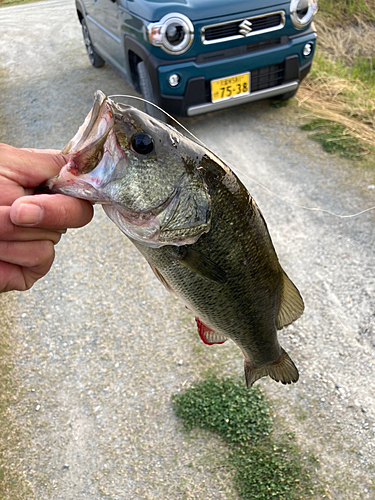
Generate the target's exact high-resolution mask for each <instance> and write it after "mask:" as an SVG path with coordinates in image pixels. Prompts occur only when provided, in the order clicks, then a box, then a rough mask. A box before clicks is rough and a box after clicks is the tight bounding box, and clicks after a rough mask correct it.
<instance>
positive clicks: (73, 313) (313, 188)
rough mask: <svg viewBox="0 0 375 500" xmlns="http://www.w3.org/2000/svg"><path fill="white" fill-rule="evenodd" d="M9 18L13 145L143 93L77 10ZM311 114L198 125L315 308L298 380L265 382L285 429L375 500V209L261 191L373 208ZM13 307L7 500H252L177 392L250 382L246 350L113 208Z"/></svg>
mask: <svg viewBox="0 0 375 500" xmlns="http://www.w3.org/2000/svg"><path fill="white" fill-rule="evenodd" d="M0 24H1V32H0V103H1V108H0V110H1V117H0V140H1V141H2V142H8V143H10V144H13V145H14V146H19V147H41V148H61V147H63V146H64V145H65V143H66V142H68V140H69V139H70V138H71V137H72V136H73V134H74V133H75V131H76V129H77V128H78V126H79V125H80V124H81V123H82V121H83V119H84V117H85V116H86V114H87V112H88V111H89V109H90V108H91V105H92V98H93V94H94V92H95V90H96V89H101V90H103V91H104V92H105V93H106V94H115V93H116V94H121V93H124V94H127V93H129V92H131V89H129V87H128V86H127V85H126V84H125V83H124V82H123V81H122V80H121V79H120V78H119V77H118V76H117V75H116V74H114V73H113V71H112V70H111V69H110V68H108V67H107V66H105V67H103V68H101V69H99V70H98V69H94V68H92V67H91V66H90V64H89V61H88V58H87V56H86V53H85V49H84V45H83V42H82V39H81V32H80V26H79V23H78V20H77V18H76V15H75V11H74V2H73V1H69V2H68V1H66V0H47V1H46V2H39V3H33V4H29V5H22V6H17V7H8V8H3V9H1V10H0ZM300 117H301V112H300V111H298V110H297V109H296V108H295V107H293V106H288V107H286V108H280V109H274V108H272V107H270V106H269V104H268V103H267V102H266V103H256V104H254V105H252V106H247V107H244V108H241V109H232V110H229V111H223V112H219V113H216V114H215V115H208V116H201V117H197V118H194V119H185V120H183V123H184V124H185V125H186V126H187V127H188V128H189V129H190V130H191V131H192V132H193V133H194V134H195V135H197V136H198V137H199V138H200V139H201V140H202V141H203V142H204V143H205V144H207V146H208V147H210V148H211V149H212V150H214V151H215V152H216V153H217V154H218V155H219V156H221V157H222V158H223V159H224V160H225V161H227V162H228V163H229V164H230V165H231V166H232V167H233V168H234V169H235V170H236V171H237V172H238V174H239V175H240V177H241V178H242V179H243V181H244V183H245V184H246V185H247V186H248V188H249V190H250V192H251V193H252V195H253V196H254V198H255V199H256V200H257V202H258V204H259V206H260V208H261V210H262V212H263V214H264V216H265V219H266V220H267V223H268V226H269V230H270V233H271V236H272V238H273V241H274V244H275V247H276V250H277V252H278V255H279V258H280V261H281V263H282V265H283V267H284V268H285V270H286V272H287V273H288V274H289V276H290V277H291V278H292V280H293V281H294V282H295V284H296V285H297V286H298V288H299V289H300V291H301V293H302V295H303V297H304V300H305V304H306V311H305V313H304V315H303V316H302V318H301V319H300V320H298V321H297V322H296V323H295V324H293V325H292V326H291V327H289V328H288V329H286V330H284V331H283V332H281V335H280V341H281V343H282V345H283V346H284V347H285V349H286V350H287V351H288V352H289V353H290V354H291V357H292V358H293V359H294V361H295V362H296V364H297V365H298V367H299V370H300V375H301V377H300V381H299V382H298V383H297V384H296V385H293V386H291V387H289V386H288V387H284V386H281V385H279V384H276V383H274V382H272V381H269V380H265V379H264V380H261V381H260V382H259V384H260V385H261V386H262V387H263V388H264V390H265V391H266V393H267V395H268V397H269V398H270V400H271V402H272V404H273V407H274V414H275V419H276V423H278V424H277V425H278V426H280V428H282V429H283V430H289V431H295V432H296V440H297V442H298V443H299V445H300V446H301V448H302V450H303V451H304V453H306V454H307V453H310V452H311V453H314V454H315V455H316V456H317V457H318V459H319V461H320V468H319V469H318V479H317V480H318V481H319V482H321V483H322V484H323V485H324V488H325V490H326V498H331V499H334V500H340V499H345V500H353V499H370V498H372V499H373V498H375V490H374V487H375V483H374V477H375V469H374V465H375V464H374V456H375V396H374V393H375V391H374V389H375V384H374V353H375V333H374V332H375V313H374V311H375V298H374V292H375V273H374V269H375V252H374V248H375V236H374V235H375V232H374V222H375V212H374V211H373V212H368V213H365V214H363V215H361V216H358V217H355V218H338V217H335V216H332V215H329V214H327V213H322V212H317V211H308V210H304V209H302V208H299V207H297V206H295V205H291V204H290V203H288V202H287V201H285V200H283V199H280V198H278V197H276V196H275V195H272V194H270V193H269V192H268V191H266V190H265V189H263V188H262V187H261V186H259V185H258V184H256V183H255V182H254V179H255V180H256V181H257V182H260V183H261V184H263V185H265V186H267V187H268V188H270V189H271V190H272V191H273V192H274V193H276V194H277V195H279V196H281V197H282V198H286V199H287V200H288V201H291V202H293V203H295V204H297V205H303V206H305V207H306V206H307V207H323V208H325V209H327V210H330V211H332V212H335V213H338V214H351V213H356V212H359V211H360V210H362V209H364V208H366V207H369V206H371V205H374V204H375V202H374V198H375V196H374V195H375V189H374V185H375V177H374V173H373V172H372V173H371V172H370V171H366V170H365V169H364V168H363V167H361V166H360V165H359V166H358V165H357V166H353V165H352V164H349V163H346V162H345V161H343V160H339V159H337V158H334V157H331V156H329V155H327V154H325V153H323V152H322V151H321V149H320V148H319V147H318V146H317V145H316V143H314V142H312V141H310V140H308V139H307V137H308V136H307V135H306V134H307V133H305V132H301V131H300V130H299V128H298V121H299V120H300ZM0 306H1V307H2V308H3V309H4V311H5V312H4V311H3V313H2V314H5V321H3V322H2V325H1V329H2V330H3V332H2V333H7V334H8V335H9V337H10V339H11V340H10V344H11V347H12V359H13V361H14V370H13V378H14V382H15V385H16V388H17V389H16V393H15V396H14V404H13V405H12V406H11V407H10V409H9V412H8V416H9V431H10V435H9V437H8V439H9V442H10V443H11V446H9V449H8V451H7V456H6V460H7V462H6V467H5V471H6V474H7V475H9V477H12V478H14V481H15V483H14V484H15V486H14V491H13V496H9V499H10V498H25V499H29V500H30V499H38V500H60V499H61V500H73V499H85V498H87V499H91V500H102V499H107V498H113V499H116V500H125V499H126V500H129V499H134V500H135V499H137V500H148V499H150V500H151V499H165V500H168V499H199V500H201V499H207V500H209V499H215V500H220V499H223V500H224V499H226V500H228V499H229V500H232V499H233V500H234V499H236V498H237V496H236V493H235V491H234V490H233V487H232V484H231V474H230V471H225V469H223V468H219V467H218V466H217V463H218V460H219V459H220V458H221V457H222V456H223V455H224V456H225V453H227V450H226V448H225V446H224V445H223V444H222V443H221V442H220V441H219V440H217V439H216V438H215V437H212V436H211V435H207V434H200V433H197V434H195V435H194V437H192V438H189V437H188V436H186V435H185V434H184V433H182V432H181V426H180V423H179V422H178V421H177V419H176V418H175V416H174V414H173V411H172V407H171V402H170V398H171V395H172V394H173V393H174V392H176V391H178V390H181V389H182V388H183V387H187V386H189V385H190V384H191V383H193V382H194V381H196V380H198V379H199V377H200V374H201V372H202V370H203V369H214V367H218V368H219V370H220V371H221V372H223V373H232V374H233V375H235V376H239V375H241V374H242V370H243V367H242V363H243V361H242V356H241V354H240V352H239V351H238V349H237V348H236V347H235V346H234V345H233V344H229V343H226V344H225V345H223V346H215V347H211V348H209V347H207V346H203V345H201V343H200V340H199V339H198V335H197V333H196V331H195V325H194V321H193V318H192V317H191V314H190V313H189V312H188V311H187V310H185V309H184V307H183V306H181V304H179V303H178V302H177V301H176V300H175V299H174V298H173V297H172V296H169V295H168V294H167V292H166V291H165V290H164V289H163V287H162V286H161V285H160V284H159V282H158V281H157V280H156V279H155V278H154V277H153V274H152V272H151V270H150V269H149V268H148V266H147V264H146V262H145V261H143V260H142V258H141V256H140V255H139V254H138V253H137V251H136V249H135V248H133V246H132V245H131V243H130V242H129V241H128V240H127V239H126V238H125V237H124V236H123V235H122V234H121V233H120V231H119V230H118V229H117V228H116V227H115V226H114V225H113V224H112V223H111V222H110V221H109V220H108V219H107V218H106V217H105V215H104V213H103V212H102V210H101V209H100V208H98V209H97V210H96V215H95V219H94V221H93V222H92V223H91V224H89V226H87V227H85V228H83V229H79V230H71V231H69V232H68V234H67V235H66V236H65V237H64V238H63V240H62V242H61V243H60V244H59V245H58V247H57V255H56V260H55V264H54V266H53V268H52V270H51V272H50V273H49V274H48V276H47V277H46V278H45V279H43V280H41V281H40V282H38V283H37V285H36V286H34V288H33V289H32V290H30V291H28V292H25V293H9V294H6V295H3V296H2V297H1V303H0ZM5 330H6V331H5ZM227 344H229V345H227ZM7 498H8V497H7Z"/></svg>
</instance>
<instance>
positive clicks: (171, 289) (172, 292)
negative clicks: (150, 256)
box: [149, 263, 176, 295]
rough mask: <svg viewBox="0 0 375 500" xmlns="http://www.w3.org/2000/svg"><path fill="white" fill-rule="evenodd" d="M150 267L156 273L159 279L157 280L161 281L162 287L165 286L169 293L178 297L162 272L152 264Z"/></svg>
mask: <svg viewBox="0 0 375 500" xmlns="http://www.w3.org/2000/svg"><path fill="white" fill-rule="evenodd" d="M149 264H150V263H149ZM150 267H151V269H152V270H153V272H154V274H155V276H156V277H157V279H158V280H159V281H160V283H162V285H164V286H165V288H166V289H167V290H168V292H170V293H171V294H172V295H176V293H175V291H174V290H173V288H172V287H171V286H170V284H169V283H168V281H167V280H166V279H165V278H164V276H163V275H162V274H161V272H160V271H159V269H157V268H156V267H155V266H153V265H152V264H150Z"/></svg>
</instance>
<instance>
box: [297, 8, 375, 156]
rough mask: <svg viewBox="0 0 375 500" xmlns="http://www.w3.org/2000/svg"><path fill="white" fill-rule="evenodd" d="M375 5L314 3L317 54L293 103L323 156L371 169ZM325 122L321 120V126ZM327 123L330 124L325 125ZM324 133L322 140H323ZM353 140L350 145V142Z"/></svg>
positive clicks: (374, 135)
mask: <svg viewBox="0 0 375 500" xmlns="http://www.w3.org/2000/svg"><path fill="white" fill-rule="evenodd" d="M374 21H375V0H359V1H354V0H342V1H333V0H323V1H322V0H320V1H319V12H318V15H317V17H316V27H317V33H318V40H317V50H316V53H315V56H314V61H313V64H312V69H311V72H310V74H309V75H308V76H307V78H306V79H305V80H304V81H303V83H302V85H301V87H300V89H299V91H298V93H297V96H296V99H297V102H298V104H299V106H300V107H302V108H303V109H305V110H308V111H309V115H310V122H309V123H308V124H307V125H306V126H305V127H304V129H305V130H309V129H311V130H317V133H316V134H313V135H312V138H314V139H315V140H318V141H319V142H320V143H321V144H322V145H323V147H324V148H325V150H326V151H329V152H332V153H338V154H340V155H341V156H345V157H347V158H349V159H352V160H361V159H363V158H366V159H367V160H369V161H370V163H371V165H372V166H373V165H375V149H374V148H375V71H374V68H375V58H374V53H373V47H374V46H375V26H374V24H373V23H374ZM324 120H325V121H324ZM329 122H330V123H329ZM324 134H326V139H324V137H323V135H324ZM352 139H353V140H352Z"/></svg>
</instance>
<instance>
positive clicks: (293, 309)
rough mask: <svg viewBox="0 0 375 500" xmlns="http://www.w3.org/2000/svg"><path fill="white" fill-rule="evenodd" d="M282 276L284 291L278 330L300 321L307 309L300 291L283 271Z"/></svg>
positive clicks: (279, 312) (278, 318)
mask: <svg viewBox="0 0 375 500" xmlns="http://www.w3.org/2000/svg"><path fill="white" fill-rule="evenodd" d="M282 276H283V283H282V290H281V296H280V298H279V307H278V311H277V315H276V328H277V329H278V330H281V328H284V327H285V326H288V325H290V324H291V323H293V321H295V320H296V319H298V318H299V317H300V316H301V314H302V313H303V310H304V308H305V306H304V304H303V300H302V297H301V295H300V293H299V291H298V290H297V288H296V287H295V285H294V284H293V283H292V282H291V280H290V279H289V278H288V276H287V275H286V274H285V272H284V271H282Z"/></svg>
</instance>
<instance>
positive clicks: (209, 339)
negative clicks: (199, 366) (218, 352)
mask: <svg viewBox="0 0 375 500" xmlns="http://www.w3.org/2000/svg"><path fill="white" fill-rule="evenodd" d="M195 321H196V322H197V327H198V333H199V336H200V338H201V340H202V342H204V343H205V344H207V345H213V344H224V342H225V341H226V340H227V337H225V336H224V335H221V333H217V332H215V331H214V330H211V328H209V327H208V326H207V325H205V324H204V323H202V321H201V320H200V319H199V318H197V317H195Z"/></svg>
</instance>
